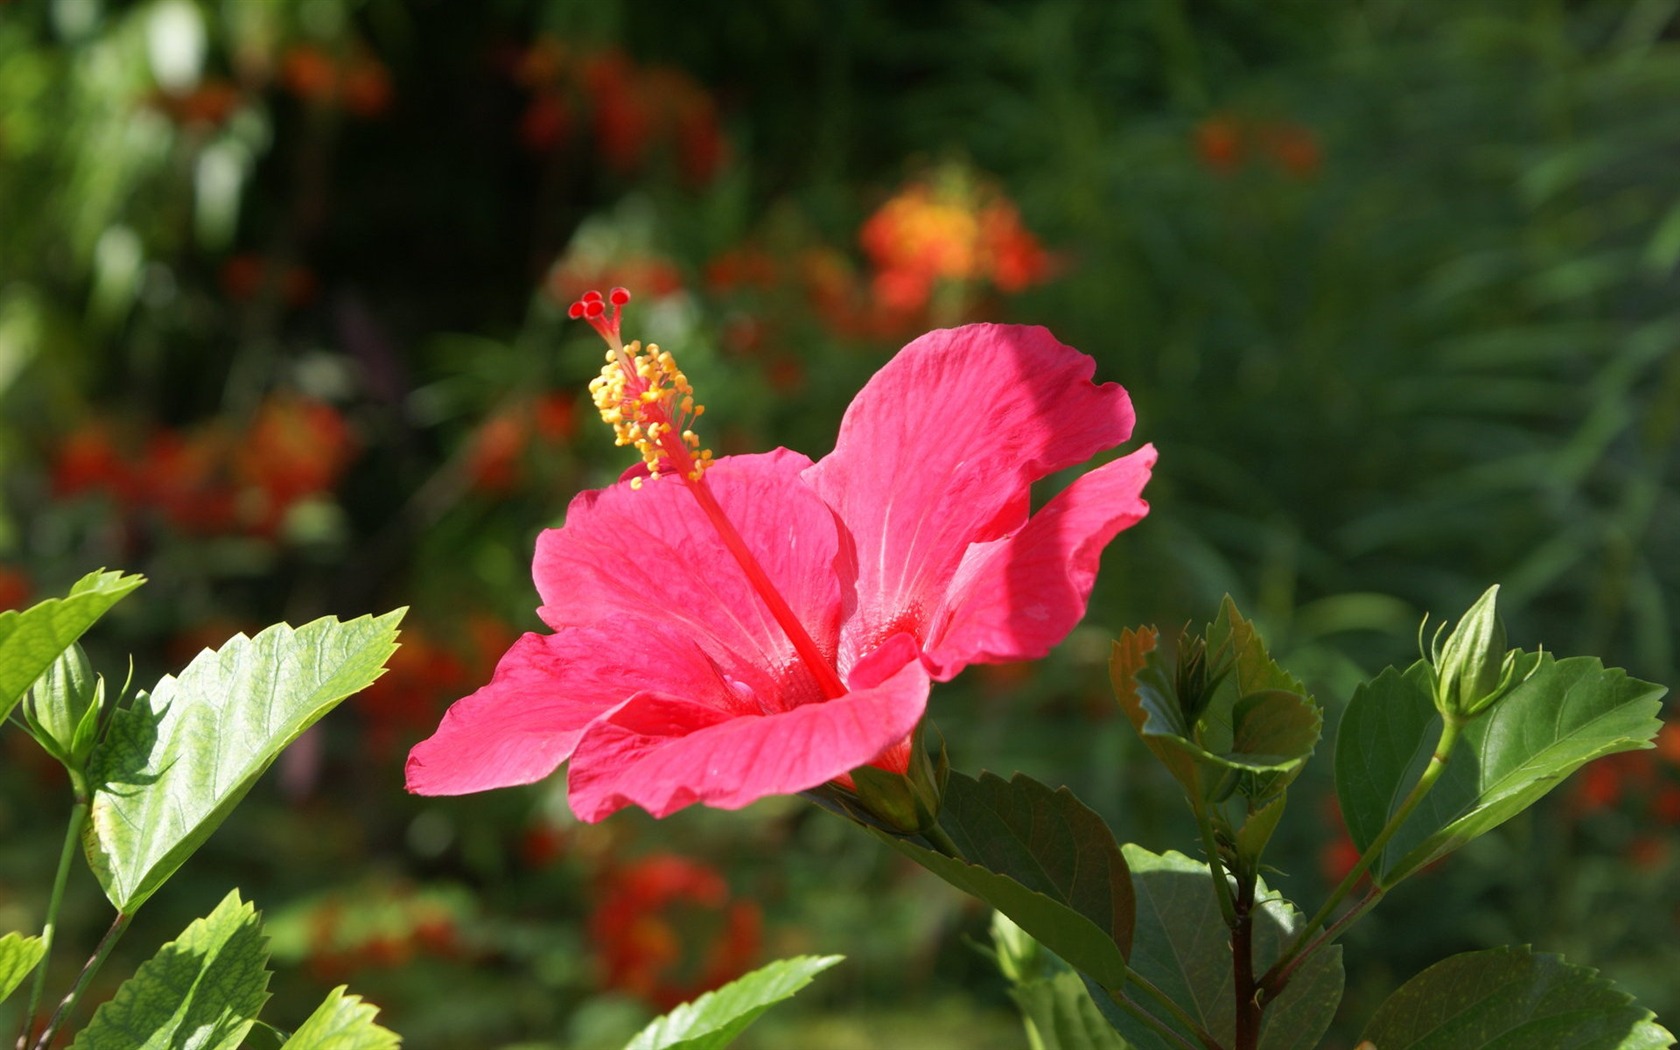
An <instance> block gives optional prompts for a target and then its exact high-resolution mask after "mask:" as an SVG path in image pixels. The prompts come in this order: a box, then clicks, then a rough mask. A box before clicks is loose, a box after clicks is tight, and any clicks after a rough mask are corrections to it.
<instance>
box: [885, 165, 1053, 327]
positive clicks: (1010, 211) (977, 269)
mask: <svg viewBox="0 0 1680 1050" xmlns="http://www.w3.org/2000/svg"><path fill="white" fill-rule="evenodd" d="M858 241H859V243H860V244H861V245H862V247H863V251H864V254H865V255H866V256H867V257H868V259H869V261H870V263H871V265H872V266H873V267H874V269H875V275H874V278H873V281H872V283H871V287H872V289H873V291H874V296H875V300H876V303H877V304H878V305H879V306H881V307H883V308H884V309H886V310H887V311H888V312H890V313H895V314H900V315H911V314H916V313H919V312H920V311H922V310H923V309H925V308H926V307H927V306H928V303H929V301H930V299H931V298H932V296H933V293H934V291H935V288H936V287H937V286H938V285H939V284H940V283H941V282H953V283H962V284H989V285H990V286H992V287H993V288H995V289H997V290H998V291H1000V292H1004V293H1006V294H1012V293H1015V292H1019V291H1021V290H1023V289H1025V288H1027V287H1028V286H1030V285H1033V284H1037V283H1039V282H1041V281H1043V280H1045V279H1046V278H1047V277H1049V275H1050V272H1051V269H1052V267H1051V259H1050V254H1049V253H1048V252H1046V251H1045V250H1044V248H1043V246H1042V245H1041V244H1039V242H1038V239H1037V238H1036V237H1034V236H1033V234H1032V233H1031V231H1029V230H1028V229H1027V228H1026V227H1025V226H1024V225H1023V224H1022V222H1021V216H1020V212H1019V211H1018V210H1017V209H1016V207H1015V205H1014V203H1013V202H1011V201H1010V200H1009V199H1008V198H1006V197H1004V196H1003V194H1002V193H1001V191H999V190H997V189H996V188H994V187H992V186H991V185H989V184H987V183H985V182H983V181H979V180H976V179H974V178H972V177H971V176H969V175H968V174H967V173H966V172H964V171H962V170H961V169H957V168H947V169H945V170H944V171H942V172H940V173H939V175H938V177H937V178H936V179H935V180H933V181H925V180H921V181H915V182H912V183H910V184H909V185H908V186H906V187H905V188H904V189H902V190H900V191H899V193H898V194H897V195H896V196H894V197H893V198H892V199H890V200H888V201H887V202H886V203H885V204H883V205H882V206H881V207H880V208H879V209H878V210H876V212H875V213H874V214H873V215H871V216H870V217H869V218H868V219H867V220H866V221H865V222H864V224H863V227H862V228H861V229H860V230H859V231H858ZM952 320H954V319H952Z"/></svg>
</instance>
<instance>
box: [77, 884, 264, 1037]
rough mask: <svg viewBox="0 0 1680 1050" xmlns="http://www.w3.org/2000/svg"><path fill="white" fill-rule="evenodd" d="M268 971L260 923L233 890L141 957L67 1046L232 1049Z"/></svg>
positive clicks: (250, 1018)
mask: <svg viewBox="0 0 1680 1050" xmlns="http://www.w3.org/2000/svg"><path fill="white" fill-rule="evenodd" d="M268 977H269V974H268V946H267V942H266V941H265V940H264V938H263V934H262V921H261V920H260V919H259V918H258V916H257V913H256V910H255V909H254V908H252V907H251V905H250V904H247V903H244V902H242V901H241V900H240V899H239V891H237V890H235V891H234V892H232V893H229V894H228V895H227V896H226V897H225V898H223V899H222V902H221V903H220V904H218V905H216V910H215V911H213V912H211V913H210V915H209V916H208V917H206V918H203V919H195V920H194V921H193V922H192V924H191V925H189V926H188V927H187V928H186V929H185V930H184V931H182V933H181V936H180V937H178V938H176V939H175V940H173V941H170V942H169V943H168V944H166V945H164V946H163V947H162V948H160V949H159V950H158V953H157V954H156V955H154V956H152V957H151V958H150V959H148V960H147V961H145V962H143V963H141V964H140V968H139V969H138V970H136V971H135V972H134V976H133V977H131V978H129V979H128V980H127V981H125V982H123V984H122V986H121V987H120V988H118V989H117V994H116V996H115V997H114V998H112V999H111V1000H110V1001H109V1002H106V1003H104V1004H103V1005H101V1006H100V1007H99V1009H98V1010H96V1011H94V1014H93V1019H92V1020H91V1021H89V1022H88V1025H87V1027H86V1028H84V1029H83V1030H82V1031H81V1033H80V1034H79V1035H78V1036H77V1037H76V1041H75V1042H73V1043H71V1044H70V1050H186V1048H189V1047H190V1048H192V1050H237V1048H238V1047H239V1045H240V1043H241V1042H243V1041H244V1039H245V1033H246V1032H248V1031H250V1029H251V1025H252V1024H253V1023H254V1022H255V1021H256V1017H257V1013H258V1011H260V1010H261V1009H262V1006H263V1003H264V1002H266V1001H267V1000H268Z"/></svg>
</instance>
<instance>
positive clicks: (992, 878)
mask: <svg viewBox="0 0 1680 1050" xmlns="http://www.w3.org/2000/svg"><path fill="white" fill-rule="evenodd" d="M939 826H940V828H941V829H942V830H943V831H944V832H945V834H947V835H948V836H950V838H951V840H952V841H953V842H954V843H955V844H956V847H957V850H958V852H959V854H960V855H961V858H960V859H959V858H956V857H948V856H946V855H945V854H943V853H939V852H936V851H934V850H931V849H927V848H925V847H923V846H920V845H918V844H916V843H914V842H911V841H909V840H907V839H904V838H900V837H896V836H893V835H888V834H886V833H884V832H876V834H878V835H879V836H880V837H881V839H882V840H883V841H885V842H887V843H888V844H889V845H891V846H892V847H893V848H894V849H897V850H898V851H899V852H901V853H903V854H905V855H906V856H908V857H910V858H911V859H912V860H914V861H916V862H917V863H918V864H920V865H922V866H923V867H925V868H927V869H928V870H929V871H931V872H933V873H934V874H935V875H938V876H939V877H940V878H942V879H944V880H945V881H946V882H949V883H950V884H951V885H953V886H955V887H957V888H958V889H960V890H963V891H964V892H966V893H969V894H971V895H973V896H975V897H978V898H980V899H981V900H983V901H985V902H986V903H987V904H990V905H991V906H992V907H994V908H996V909H997V910H998V911H1001V912H1003V913H1004V914H1005V915H1007V916H1009V917H1010V918H1011V919H1013V920H1014V921H1015V923H1016V924H1017V925H1019V926H1020V927H1021V928H1022V929H1023V930H1025V931H1027V933H1028V934H1030V935H1031V936H1032V937H1033V939H1035V940H1037V941H1038V942H1039V943H1040V944H1042V945H1044V946H1045V947H1046V948H1048V949H1050V950H1051V951H1053V952H1055V953H1056V954H1057V955H1060V956H1061V957H1062V958H1063V959H1065V960H1066V961H1067V962H1068V964H1069V965H1071V966H1073V967H1075V968H1076V969H1079V970H1082V971H1084V972H1085V973H1087V974H1089V975H1090V976H1092V977H1093V978H1095V979H1096V980H1098V981H1099V982H1101V983H1102V984H1103V986H1104V987H1108V988H1118V987H1119V986H1120V984H1121V983H1122V982H1124V980H1125V975H1126V952H1127V951H1129V950H1130V947H1131V940H1132V923H1133V902H1132V881H1131V877H1130V875H1129V874H1128V872H1127V870H1126V861H1125V858H1124V857H1123V856H1122V855H1121V852H1120V848H1119V846H1117V845H1116V844H1115V841H1114V833H1113V832H1111V831H1110V830H1109V828H1108V825H1107V824H1105V823H1103V820H1102V818H1101V817H1099V816H1097V815H1096V813H1094V812H1092V811H1091V810H1090V809H1089V808H1088V807H1087V806H1086V805H1085V804H1084V803H1083V802H1080V801H1079V800H1078V799H1077V798H1075V797H1074V796H1073V793H1072V792H1070V791H1068V790H1067V789H1066V788H1058V789H1056V790H1054V791H1052V790H1051V789H1050V788H1048V787H1046V786H1044V785H1043V784H1040V783H1039V782H1038V781H1036V780H1033V779H1032V778H1030V777H1025V776H1021V775H1016V776H1015V777H1014V778H1012V779H1010V780H1004V779H1003V778H1001V777H998V776H994V775H992V774H990V773H984V774H981V777H980V779H979V780H975V779H973V778H971V777H967V776H964V775H962V774H961V773H955V772H953V773H952V774H951V775H950V778H949V780H948V781H947V782H946V787H945V797H944V802H943V806H942V808H941V809H940V813H939Z"/></svg>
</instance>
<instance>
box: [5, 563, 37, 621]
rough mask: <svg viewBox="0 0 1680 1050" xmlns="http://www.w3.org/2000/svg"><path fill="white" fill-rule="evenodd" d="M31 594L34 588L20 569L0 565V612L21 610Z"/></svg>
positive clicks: (27, 602)
mask: <svg viewBox="0 0 1680 1050" xmlns="http://www.w3.org/2000/svg"><path fill="white" fill-rule="evenodd" d="M32 593H34V588H33V587H32V586H31V585H30V583H29V577H28V576H25V575H24V574H23V570H22V569H14V568H12V567H11V566H10V565H0V612H5V611H6V610H8V609H21V608H23V607H24V606H25V605H28V604H29V596H30V594H32Z"/></svg>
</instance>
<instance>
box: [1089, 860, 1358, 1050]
mask: <svg viewBox="0 0 1680 1050" xmlns="http://www.w3.org/2000/svg"><path fill="white" fill-rule="evenodd" d="M1124 850H1125V854H1126V862H1127V863H1128V864H1129V865H1130V866H1131V871H1132V883H1133V885H1134V886H1135V888H1136V890H1137V907H1138V913H1137V938H1136V940H1135V941H1134V942H1133V945H1132V957H1131V965H1132V969H1133V970H1135V971H1137V973H1138V975H1139V976H1141V977H1142V978H1144V979H1145V980H1147V981H1149V982H1150V983H1151V984H1153V985H1154V986H1155V987H1156V988H1159V989H1160V990H1161V991H1162V992H1164V993H1166V995H1167V996H1168V997H1169V998H1170V999H1172V1000H1173V1001H1174V1002H1175V1003H1177V1004H1178V1005H1179V1006H1180V1007H1182V1008H1183V1009H1184V1011H1185V1012H1186V1013H1188V1014H1189V1015H1190V1017H1191V1018H1192V1019H1193V1020H1194V1021H1195V1022H1196V1023H1197V1024H1199V1025H1200V1026H1201V1027H1202V1028H1204V1029H1206V1030H1207V1031H1208V1032H1209V1033H1210V1034H1212V1035H1213V1037H1214V1038H1215V1039H1217V1040H1219V1041H1220V1042H1221V1043H1223V1044H1225V1045H1227V1046H1229V1045H1231V1043H1232V1041H1233V1040H1234V1038H1235V1036H1236V1008H1235V1004H1234V1001H1233V989H1234V988H1235V978H1234V977H1233V975H1232V972H1231V947H1230V945H1231V931H1230V928H1229V927H1227V926H1226V925H1225V920H1224V918H1223V917H1222V916H1221V915H1220V912H1219V904H1218V901H1217V900H1216V898H1215V897H1214V893H1213V883H1212V878H1213V876H1212V873H1211V872H1209V871H1208V866H1207V865H1206V864H1203V863H1202V862H1200V861H1196V860H1192V859H1190V858H1189V857H1186V856H1184V855H1183V854H1181V853H1166V854H1155V853H1151V852H1149V851H1148V850H1146V849H1143V848H1142V847H1141V846H1135V845H1127V846H1125V847H1124ZM1255 899H1256V901H1258V902H1260V903H1258V904H1257V906H1256V907H1255V909H1254V912H1253V923H1254V931H1253V933H1254V936H1253V945H1254V972H1255V974H1256V975H1258V974H1261V973H1263V972H1265V970H1266V969H1267V967H1269V966H1271V964H1272V963H1273V962H1276V961H1277V958H1278V956H1280V955H1281V954H1282V953H1283V949H1284V948H1285V947H1286V946H1287V945H1288V944H1289V942H1290V941H1291V940H1292V939H1293V937H1294V935H1295V933H1296V931H1298V930H1299V929H1300V927H1301V924H1302V923H1303V922H1305V921H1306V920H1305V918H1304V917H1303V916H1302V915H1301V913H1300V912H1298V911H1296V910H1295V909H1294V908H1293V907H1291V906H1290V905H1289V903H1288V902H1287V901H1285V900H1283V899H1282V898H1281V897H1279V896H1278V895H1277V894H1276V893H1274V892H1273V891H1271V890H1270V889H1268V888H1267V887H1266V884H1265V883H1264V882H1263V881H1257V883H1256V886H1255ZM1341 997H1342V954H1341V946H1340V945H1331V946H1329V947H1328V948H1324V949H1321V950H1319V951H1318V952H1315V953H1314V954H1313V955H1312V956H1311V957H1310V958H1309V959H1308V960H1307V962H1305V963H1304V964H1302V966H1301V967H1300V969H1298V970H1296V971H1295V975H1294V977H1293V978H1292V979H1291V980H1290V982H1289V985H1288V987H1287V988H1285V989H1284V991H1283V994H1282V995H1280V996H1278V997H1277V999H1275V1000H1274V1001H1273V1002H1272V1003H1271V1004H1270V1005H1269V1006H1268V1007H1267V1008H1266V1012H1265V1014H1264V1020H1263V1022H1262V1025H1261V1029H1260V1050H1309V1048H1311V1047H1316V1046H1317V1045H1318V1041H1319V1040H1320V1039H1321V1038H1322V1037H1323V1035H1324V1032H1325V1030H1326V1029H1327V1028H1328V1027H1329V1025H1330V1021H1331V1019H1332V1018H1334V1017H1335V1015H1336V1006H1337V1004H1339V1003H1340V1002H1341ZM1133 998H1137V999H1139V1000H1140V1001H1142V1002H1144V1003H1145V1005H1146V1006H1147V1005H1148V1003H1149V1000H1148V999H1147V998H1145V997H1141V996H1134V997H1133ZM1102 1005H1104V1004H1102V1003H1100V1002H1099V1006H1102ZM1103 1013H1104V1015H1105V1016H1106V1017H1108V1019H1109V1020H1110V1021H1111V1022H1112V1023H1113V1024H1114V1026H1115V1027H1116V1028H1118V1029H1119V1030H1120V1034H1121V1035H1123V1036H1125V1037H1126V1039H1127V1040H1128V1041H1130V1042H1131V1043H1132V1044H1133V1045H1134V1046H1136V1047H1137V1048H1138V1050H1161V1048H1166V1047H1167V1046H1168V1044H1167V1043H1165V1042H1164V1041H1162V1039H1161V1037H1160V1036H1158V1035H1156V1034H1155V1032H1154V1031H1153V1030H1151V1029H1149V1028H1146V1027H1144V1026H1143V1025H1142V1024H1140V1023H1139V1022H1138V1021H1136V1020H1135V1019H1133V1018H1132V1017H1131V1016H1130V1015H1129V1014H1125V1013H1122V1012H1120V1011H1119V1010H1118V1009H1116V1008H1114V1007H1113V1005H1112V1003H1110V1004H1107V1005H1106V1007H1105V1008H1104V1009H1103ZM1162 1020H1164V1021H1168V1023H1170V1024H1173V1026H1174V1027H1175V1028H1178V1029H1179V1031H1180V1032H1181V1033H1182V1034H1183V1035H1184V1037H1185V1038H1186V1039H1188V1040H1189V1041H1190V1042H1191V1043H1192V1044H1193V1045H1194V1044H1197V1040H1196V1038H1195V1036H1194V1035H1193V1034H1192V1033H1191V1032H1189V1031H1188V1030H1186V1029H1184V1028H1182V1027H1180V1026H1178V1025H1177V1024H1176V1023H1175V1022H1172V1021H1171V1020H1170V1019H1169V1018H1166V1017H1162ZM1383 1050H1388V1048H1387V1047H1384V1048H1383Z"/></svg>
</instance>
